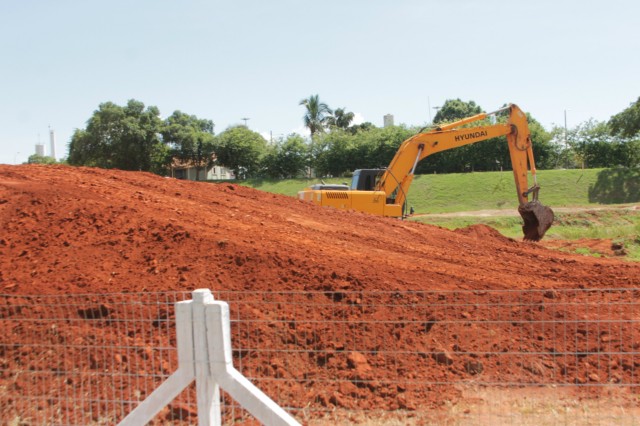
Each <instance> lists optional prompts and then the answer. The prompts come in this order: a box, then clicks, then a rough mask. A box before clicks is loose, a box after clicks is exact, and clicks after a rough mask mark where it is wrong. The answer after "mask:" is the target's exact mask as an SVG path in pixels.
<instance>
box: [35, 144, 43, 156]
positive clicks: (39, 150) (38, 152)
mask: <svg viewBox="0 0 640 426" xmlns="http://www.w3.org/2000/svg"><path fill="white" fill-rule="evenodd" d="M36 155H38V156H40V157H44V145H42V144H40V143H38V144H36Z"/></svg>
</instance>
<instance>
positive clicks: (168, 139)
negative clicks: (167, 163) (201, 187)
mask: <svg viewBox="0 0 640 426" xmlns="http://www.w3.org/2000/svg"><path fill="white" fill-rule="evenodd" d="M213 127H214V125H213V121H211V120H205V119H200V118H198V117H196V116H195V115H188V114H185V113H183V112H181V111H175V112H174V113H173V114H171V116H169V117H168V118H167V119H166V120H165V122H164V126H163V129H162V138H163V141H164V143H165V144H167V145H168V146H169V147H170V152H171V156H172V157H173V158H174V159H178V160H179V161H181V162H182V163H185V164H189V165H192V166H194V167H195V168H196V180H200V171H201V170H202V169H205V168H207V167H209V166H210V165H212V164H213V162H214V154H215V152H214V149H215V144H214V139H215V138H214V135H213Z"/></svg>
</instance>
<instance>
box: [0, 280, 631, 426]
mask: <svg viewBox="0 0 640 426" xmlns="http://www.w3.org/2000/svg"><path fill="white" fill-rule="evenodd" d="M212 291H213V293H214V295H215V297H216V299H218V300H224V301H227V302H228V303H229V306H230V311H231V331H232V346H233V348H234V350H233V355H234V365H235V367H236V368H237V369H238V370H239V371H240V372H241V373H243V374H244V375H245V376H246V377H247V378H249V379H250V380H251V381H252V382H253V383H254V384H255V385H257V386H258V387H259V388H261V389H262V390H263V391H264V392H265V393H267V394H268V395H269V396H270V397H271V398H272V399H273V400H274V401H276V402H277V403H278V404H280V405H281V406H282V407H283V408H285V409H286V410H288V411H289V412H291V413H292V414H293V415H294V416H296V417H297V418H298V419H299V420H300V421H301V422H302V423H305V424H336V423H344V424H349V423H352V422H358V423H361V424H385V423H391V424H393V422H396V423H395V424H475V423H477V424H488V422H489V423H491V424H493V423H500V424H588V423H591V424H638V423H640V411H639V409H638V405H639V404H638V401H639V398H640V388H639V383H640V377H639V375H640V309H639V308H640V307H639V306H638V305H639V304H640V302H638V296H639V295H640V289H635V288H632V289H572V290H526V291H524V290H486V291H485V290H483V291H419V292H404V291H403V292H400V291H388V292H364V291H335V290H327V291H316V292H251V291H246V292H228V291H216V290H212ZM188 299H190V293H189V292H172V293H127V294H107V295H96V294H90V295H65V296H18V295H0V413H2V414H1V420H2V424H12V425H41V424H56V425H57V424H63V425H90V424H94V425H98V424H115V423H117V422H118V421H120V420H121V419H122V418H124V416H126V415H127V414H128V413H129V412H130V411H131V410H132V409H133V408H134V407H135V406H136V405H137V404H138V403H139V402H140V401H142V400H143V399H144V398H145V397H146V396H148V395H149V394H150V393H151V392H152V391H153V390H154V389H156V388H157V387H158V386H159V385H160V384H161V383H162V382H163V381H164V380H166V378H167V377H168V376H169V375H170V374H171V373H172V372H173V371H175V369H176V368H177V353H176V336H175V316H174V315H175V312H174V304H175V303H176V302H178V301H183V300H188ZM196 419H197V412H196V396H195V386H193V385H192V386H191V387H190V388H188V389H186V390H185V391H184V392H182V393H181V394H180V395H179V397H178V398H177V399H176V400H175V401H173V402H172V403H171V404H169V406H168V407H166V408H165V409H164V410H163V411H162V412H161V413H160V414H159V415H158V416H156V419H155V421H154V423H156V424H193V423H195V422H196ZM251 420H252V419H251V417H250V415H249V414H248V413H247V412H245V411H244V410H243V409H242V408H241V407H239V406H237V405H236V404H235V403H234V402H233V401H232V400H231V399H230V398H229V397H228V396H227V395H226V394H224V393H223V421H224V423H225V424H231V423H240V424H242V423H246V422H251Z"/></svg>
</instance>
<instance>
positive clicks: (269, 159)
mask: <svg viewBox="0 0 640 426" xmlns="http://www.w3.org/2000/svg"><path fill="white" fill-rule="evenodd" d="M308 165H309V147H308V146H307V144H305V142H304V139H303V138H302V136H300V135H296V134H292V135H289V136H288V137H287V139H285V140H282V139H281V140H279V141H276V143H275V144H273V145H270V146H269V147H268V148H267V153H266V155H265V157H264V158H263V160H262V169H263V172H264V174H265V175H266V176H269V177H271V178H275V179H288V178H295V177H297V176H300V175H301V174H303V173H304V171H305V169H306V168H307V166H308Z"/></svg>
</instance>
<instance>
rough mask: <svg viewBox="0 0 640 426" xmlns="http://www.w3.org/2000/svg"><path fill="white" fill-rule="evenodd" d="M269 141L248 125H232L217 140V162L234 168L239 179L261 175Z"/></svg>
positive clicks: (215, 145) (215, 147)
mask: <svg viewBox="0 0 640 426" xmlns="http://www.w3.org/2000/svg"><path fill="white" fill-rule="evenodd" d="M266 146H267V141H266V140H265V139H264V138H263V137H262V136H261V135H260V134H259V133H256V132H254V131H251V130H249V129H248V128H247V127H246V126H235V127H230V128H228V129H227V130H225V131H224V132H222V133H220V134H219V135H218V137H217V138H216V140H215V144H214V151H215V153H216V162H217V163H218V164H220V165H224V166H225V167H228V168H230V169H231V170H233V173H234V174H235V175H236V178H238V179H246V178H249V177H256V176H259V174H260V173H259V172H260V164H261V161H262V157H263V156H264V154H265V150H266Z"/></svg>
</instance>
